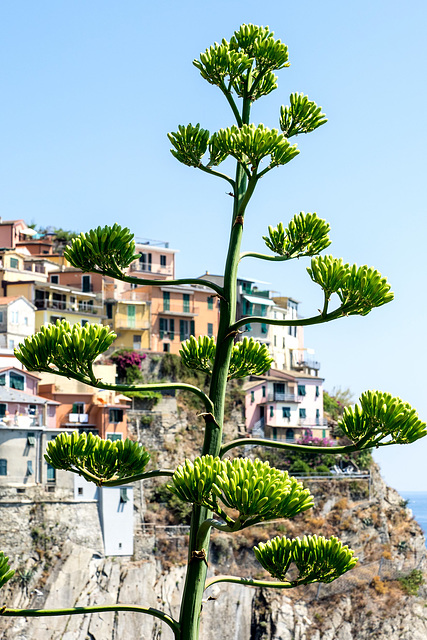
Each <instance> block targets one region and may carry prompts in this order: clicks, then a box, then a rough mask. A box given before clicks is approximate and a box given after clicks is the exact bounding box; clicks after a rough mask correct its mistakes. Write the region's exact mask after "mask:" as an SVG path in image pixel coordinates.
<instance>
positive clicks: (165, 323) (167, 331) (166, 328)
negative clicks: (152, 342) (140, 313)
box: [159, 318, 175, 340]
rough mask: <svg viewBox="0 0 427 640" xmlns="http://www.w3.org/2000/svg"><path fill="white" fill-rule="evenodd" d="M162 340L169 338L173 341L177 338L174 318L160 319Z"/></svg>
mask: <svg viewBox="0 0 427 640" xmlns="http://www.w3.org/2000/svg"><path fill="white" fill-rule="evenodd" d="M159 329H160V340H163V338H169V339H170V340H173V339H174V338H175V320H174V318H170V319H168V318H160V319H159Z"/></svg>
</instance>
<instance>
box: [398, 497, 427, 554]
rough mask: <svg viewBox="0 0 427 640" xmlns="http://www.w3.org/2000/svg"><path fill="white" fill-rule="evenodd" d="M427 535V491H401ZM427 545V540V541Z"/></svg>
mask: <svg viewBox="0 0 427 640" xmlns="http://www.w3.org/2000/svg"><path fill="white" fill-rule="evenodd" d="M399 493H400V495H401V496H402V498H404V499H405V500H408V507H409V509H411V511H412V513H413V515H414V518H415V520H416V521H417V522H418V524H419V525H420V527H421V528H422V530H423V531H424V534H425V535H426V537H427V491H399ZM426 546H427V542H426Z"/></svg>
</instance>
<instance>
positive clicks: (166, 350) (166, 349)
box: [163, 342, 171, 353]
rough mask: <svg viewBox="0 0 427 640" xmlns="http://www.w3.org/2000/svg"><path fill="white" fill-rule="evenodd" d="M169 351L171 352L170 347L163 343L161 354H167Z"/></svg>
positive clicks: (167, 343)
mask: <svg viewBox="0 0 427 640" xmlns="http://www.w3.org/2000/svg"><path fill="white" fill-rule="evenodd" d="M170 350H171V346H170V344H169V342H164V343H163V353H169V351H170Z"/></svg>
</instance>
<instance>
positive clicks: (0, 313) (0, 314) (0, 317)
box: [0, 311, 3, 322]
mask: <svg viewBox="0 0 427 640" xmlns="http://www.w3.org/2000/svg"><path fill="white" fill-rule="evenodd" d="M0 322H3V311H0Z"/></svg>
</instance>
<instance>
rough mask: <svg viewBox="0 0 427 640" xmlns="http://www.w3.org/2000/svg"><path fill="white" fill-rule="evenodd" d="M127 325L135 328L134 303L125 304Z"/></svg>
mask: <svg viewBox="0 0 427 640" xmlns="http://www.w3.org/2000/svg"><path fill="white" fill-rule="evenodd" d="M127 316H128V327H130V328H131V329H134V328H135V319H136V311H135V305H134V304H128V305H127Z"/></svg>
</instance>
